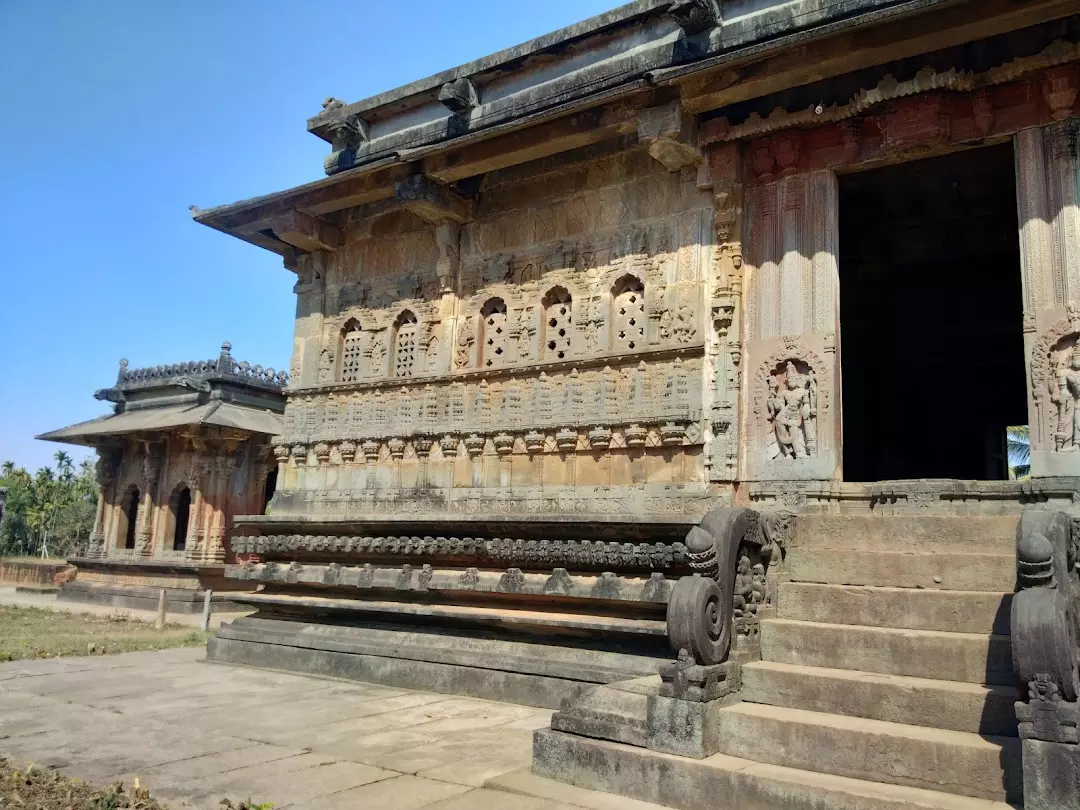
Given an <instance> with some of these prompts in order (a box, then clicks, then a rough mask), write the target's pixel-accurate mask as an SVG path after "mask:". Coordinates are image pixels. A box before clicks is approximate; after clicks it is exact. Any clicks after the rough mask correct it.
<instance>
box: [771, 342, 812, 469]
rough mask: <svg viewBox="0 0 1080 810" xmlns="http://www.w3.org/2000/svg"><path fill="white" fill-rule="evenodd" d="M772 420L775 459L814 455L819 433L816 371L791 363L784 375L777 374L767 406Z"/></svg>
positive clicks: (789, 362)
mask: <svg viewBox="0 0 1080 810" xmlns="http://www.w3.org/2000/svg"><path fill="white" fill-rule="evenodd" d="M766 407H767V409H768V420H769V422H770V423H772V427H773V433H774V435H775V438H776V444H775V447H774V452H770V455H771V457H772V458H776V457H778V456H780V457H783V458H793V459H800V458H806V457H807V456H809V455H813V453H814V451H815V450H816V444H817V432H816V429H815V425H814V420H815V419H816V418H817V380H816V379H815V377H814V373H813V370H812V369H809V368H808V369H807V373H805V374H804V373H802V372H800V371H799V369H798V368H797V367H796V365H795V362H794V361H791V360H789V361H788V362H787V363H785V364H784V369H783V371H782V372H774V373H773V375H772V377H771V379H770V380H769V398H768V402H767V403H766Z"/></svg>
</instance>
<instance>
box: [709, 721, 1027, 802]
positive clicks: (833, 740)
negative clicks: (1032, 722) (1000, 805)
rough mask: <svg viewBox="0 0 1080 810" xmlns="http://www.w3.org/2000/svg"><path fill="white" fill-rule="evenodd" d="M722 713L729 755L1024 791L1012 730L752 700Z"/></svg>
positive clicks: (1003, 795) (969, 788) (964, 790)
mask: <svg viewBox="0 0 1080 810" xmlns="http://www.w3.org/2000/svg"><path fill="white" fill-rule="evenodd" d="M718 717H719V731H720V751H721V752H722V753H725V754H728V755H730V756H735V757H741V758H743V759H749V758H751V757H752V758H753V759H754V760H755V761H758V762H768V763H772V764H775V765H784V766H787V767H790V768H800V769H803V770H813V771H816V772H818V773H833V774H837V775H838V776H849V777H853V778H856V779H865V780H870V781H881V782H889V783H892V784H898V785H907V786H910V787H919V788H925V789H928V790H937V791H944V792H946V793H957V794H960V795H964V796H973V797H976V798H983V799H991V800H994V801H1014V802H1018V801H1020V800H1021V797H1022V795H1023V786H1022V783H1023V779H1022V776H1021V761H1020V740H1019V739H1017V738H1015V737H1011V738H1010V737H982V736H979V735H977V734H967V733H963V732H957V731H945V730H942V729H936V728H926V727H922V726H908V725H901V724H898V723H887V722H882V721H880V720H868V719H864V718H857V717H845V716H842V715H837V714H824V713H821V712H810V711H804V710H802V709H790V708H786V707H777V706H763V705H757V704H752V703H742V704H739V705H738V706H729V707H728V708H725V709H721V710H720V711H719V713H718Z"/></svg>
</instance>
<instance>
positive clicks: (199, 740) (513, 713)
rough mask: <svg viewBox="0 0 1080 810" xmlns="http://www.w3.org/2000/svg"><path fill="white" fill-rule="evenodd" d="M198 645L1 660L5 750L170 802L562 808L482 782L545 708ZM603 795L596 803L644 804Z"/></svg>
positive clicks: (511, 764)
mask: <svg viewBox="0 0 1080 810" xmlns="http://www.w3.org/2000/svg"><path fill="white" fill-rule="evenodd" d="M204 654H205V651H204V650H202V649H181V650H166V651H162V652H140V653H125V654H122V655H112V656H102V657H98V658H92V657H91V658H56V659H48V660H40V661H16V662H13V663H8V664H2V665H0V752H3V753H4V754H6V755H7V756H9V757H11V758H12V759H14V760H16V761H18V762H25V761H27V760H29V761H33V762H35V763H38V764H39V765H42V766H53V767H58V768H61V769H62V770H63V772H65V773H67V774H69V775H71V776H77V777H79V778H82V779H86V780H88V781H90V782H93V783H97V784H105V783H109V782H112V781H115V780H117V779H121V780H124V781H125V782H131V781H132V780H134V779H135V778H136V777H138V779H139V781H140V783H141V784H144V785H147V786H149V787H150V789H151V790H152V792H153V793H154V795H155V796H157V797H159V798H160V799H161V800H163V801H165V802H167V803H169V804H170V806H171V807H175V808H215V807H217V805H218V802H219V801H220V800H221V799H222V798H223V797H230V798H232V799H234V800H235V799H244V798H248V797H250V798H253V799H255V800H257V801H264V802H273V803H274V805H275V808H276V810H286V808H304V810H345V809H346V808H350V809H351V808H356V809H357V810H378V809H379V808H393V809H394V810H411V809H412V808H420V807H423V808H431V810H459V808H460V809H464V808H469V809H470V810H472V809H474V808H475V810H502V808H507V810H509V808H514V810H557V808H572V807H577V806H580V805H578V804H577V801H578V800H579V799H580V796H585V795H586V794H589V793H591V792H590V791H581V792H579V794H578V797H579V799H575V803H574V804H566V803H560V802H558V801H554V800H550V799H545V798H537V797H527V796H522V795H515V794H512V793H505V792H500V791H497V790H491V789H487V788H483V787H482V785H483V784H484V782H485V781H486V780H488V779H489V778H494V777H497V776H500V775H502V774H506V773H508V772H511V771H516V770H518V769H521V768H525V767H527V766H528V763H529V757H530V751H531V745H532V731H533V729H535V728H538V727H541V726H545V725H547V723H548V720H549V718H550V716H551V712H550V711H545V710H538V709H534V708H530V707H526V706H516V705H512V704H507V703H495V702H491V701H484V700H475V699H472V698H459V697H453V696H447V695H438V694H431V693H426V692H414V691H408V690H405V689H394V688H390V687H386V686H377V685H372V684H364V683H349V682H342V681H335V680H329V679H318V678H308V677H304V676H300V675H290V674H284V673H278V672H269V671H264V670H255V669H247V668H243V667H228V666H222V665H217V664H206V663H203V662H202V660H201V659H202V658H203V656H204ZM624 801H625V800H619V799H618V798H617V797H614V796H608V795H607V794H602V793H600V794H593V795H592V796H591V797H586V799H585V800H584V801H583V804H584V805H587V806H590V807H622V806H631V805H632V806H635V807H643V806H644V805H640V804H639V803H636V802H631V803H630V805H625V804H620V803H617V802H624Z"/></svg>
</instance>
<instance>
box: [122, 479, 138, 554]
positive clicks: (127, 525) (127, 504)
mask: <svg viewBox="0 0 1080 810" xmlns="http://www.w3.org/2000/svg"><path fill="white" fill-rule="evenodd" d="M121 509H122V511H123V515H124V526H123V530H124V531H123V534H124V548H135V529H136V528H137V527H138V525H139V488H138V487H131V488H130V489H129V490H128V491H127V492H125V493H124V502H123V504H121Z"/></svg>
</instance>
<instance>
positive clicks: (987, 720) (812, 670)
mask: <svg viewBox="0 0 1080 810" xmlns="http://www.w3.org/2000/svg"><path fill="white" fill-rule="evenodd" d="M742 678H743V688H742V694H741V696H742V699H743V700H744V701H747V702H750V703H763V704H768V705H771V706H783V707H788V708H794V709H806V710H809V711H815V712H827V713H832V714H842V715H845V716H847V717H865V718H867V719H871V720H885V721H888V722H892V723H903V724H907V725H913V726H925V727H928V728H940V729H949V730H952V731H964V732H968V733H972V734H992V735H997V736H1005V737H1015V736H1016V733H1017V732H1016V712H1015V709H1014V708H1013V703H1014V702H1015V701H1016V689H1015V688H1013V687H1012V686H984V685H982V684H973V683H959V682H957V681H942V680H930V679H927V678H912V677H906V676H903V675H881V674H875V673H869V672H855V671H852V670H845V669H826V668H823V667H805V666H799V665H796V664H780V663H777V662H775V661H754V662H752V663H749V664H746V665H744V666H743V672H742Z"/></svg>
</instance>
